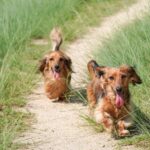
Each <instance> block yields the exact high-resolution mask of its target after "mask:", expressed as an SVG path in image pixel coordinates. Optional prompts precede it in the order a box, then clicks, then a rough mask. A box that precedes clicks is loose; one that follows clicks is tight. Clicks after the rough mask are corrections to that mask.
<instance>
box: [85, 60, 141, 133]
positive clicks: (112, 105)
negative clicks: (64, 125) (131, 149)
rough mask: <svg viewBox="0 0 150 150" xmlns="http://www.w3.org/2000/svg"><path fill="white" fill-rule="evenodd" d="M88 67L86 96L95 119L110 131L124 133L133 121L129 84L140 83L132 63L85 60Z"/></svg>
mask: <svg viewBox="0 0 150 150" xmlns="http://www.w3.org/2000/svg"><path fill="white" fill-rule="evenodd" d="M88 70H89V73H90V76H91V78H92V81H91V82H90V83H89V85H88V87H87V97H88V103H89V108H90V111H91V112H93V115H94V118H95V120H96V122H97V123H101V124H102V125H103V127H104V128H105V129H106V130H107V131H109V132H111V133H113V132H114V131H117V133H118V135H119V136H126V135H128V134H129V131H128V129H127V128H128V127H130V126H132V124H133V120H132V118H131V112H132V109H133V108H132V105H131V102H130V91H129V84H130V83H132V84H133V85H136V84H141V83H142V81H141V79H140V77H139V76H138V75H137V73H136V72H135V70H134V68H133V67H130V66H126V65H122V66H120V67H118V68H111V67H104V66H99V65H98V64H97V63H96V61H94V60H91V61H90V62H89V63H88Z"/></svg>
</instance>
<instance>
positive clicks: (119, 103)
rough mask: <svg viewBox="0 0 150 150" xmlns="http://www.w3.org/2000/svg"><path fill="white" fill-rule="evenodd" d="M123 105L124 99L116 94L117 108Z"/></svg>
mask: <svg viewBox="0 0 150 150" xmlns="http://www.w3.org/2000/svg"><path fill="white" fill-rule="evenodd" d="M123 105H124V100H123V99H122V97H121V96H120V95H118V94H117V97H116V106H117V107H118V108H121V107H122V106H123Z"/></svg>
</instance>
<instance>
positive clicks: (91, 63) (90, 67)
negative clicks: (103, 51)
mask: <svg viewBox="0 0 150 150" xmlns="http://www.w3.org/2000/svg"><path fill="white" fill-rule="evenodd" d="M98 66H99V65H98V64H97V62H96V61H95V60H90V61H89V62H88V64H87V68H88V71H89V74H90V77H91V78H92V79H93V78H94V77H95V69H96V68H97V67H98Z"/></svg>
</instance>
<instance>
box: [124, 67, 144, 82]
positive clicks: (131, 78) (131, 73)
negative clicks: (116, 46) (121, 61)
mask: <svg viewBox="0 0 150 150" xmlns="http://www.w3.org/2000/svg"><path fill="white" fill-rule="evenodd" d="M122 69H123V70H126V71H127V73H128V74H129V81H130V83H132V84H133V85H136V84H141V83H142V80H141V78H140V76H139V75H138V74H137V73H136V71H135V69H134V67H131V66H122Z"/></svg>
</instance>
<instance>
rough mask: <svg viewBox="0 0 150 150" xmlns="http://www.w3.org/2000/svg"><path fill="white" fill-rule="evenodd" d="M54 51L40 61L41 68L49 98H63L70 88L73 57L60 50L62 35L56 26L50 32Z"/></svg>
mask: <svg viewBox="0 0 150 150" xmlns="http://www.w3.org/2000/svg"><path fill="white" fill-rule="evenodd" d="M50 38H51V41H52V47H53V49H52V52H49V53H48V54H47V55H46V56H45V57H44V58H43V59H42V60H41V62H40V66H39V70H40V71H41V72H42V74H43V76H44V83H45V92H46V95H47V96H48V98H49V99H52V100H63V99H64V98H65V93H66V92H67V91H68V90H69V84H70V80H71V73H72V62H71V59H70V58H69V57H68V56H67V55H66V54H64V53H63V52H62V51H60V45H61V43H62V35H61V31H60V29H59V28H54V29H53V30H52V32H51V34H50Z"/></svg>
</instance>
